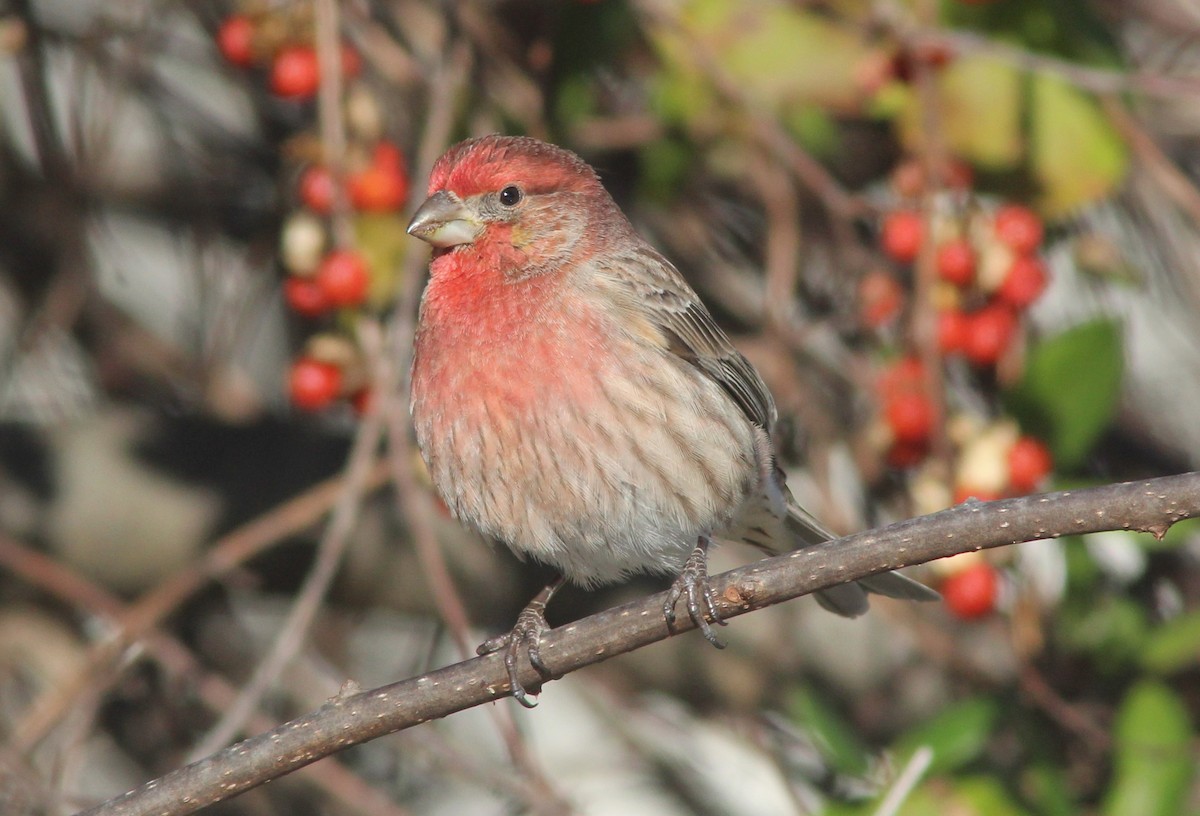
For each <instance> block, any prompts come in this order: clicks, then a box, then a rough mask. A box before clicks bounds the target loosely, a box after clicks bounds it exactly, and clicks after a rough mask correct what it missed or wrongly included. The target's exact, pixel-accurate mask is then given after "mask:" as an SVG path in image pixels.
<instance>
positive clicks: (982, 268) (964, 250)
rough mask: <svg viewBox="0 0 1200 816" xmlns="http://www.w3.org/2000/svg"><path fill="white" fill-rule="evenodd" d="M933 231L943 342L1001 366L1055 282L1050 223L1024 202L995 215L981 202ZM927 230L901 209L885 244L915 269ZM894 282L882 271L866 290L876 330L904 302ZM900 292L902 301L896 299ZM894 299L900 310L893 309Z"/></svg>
mask: <svg viewBox="0 0 1200 816" xmlns="http://www.w3.org/2000/svg"><path fill="white" fill-rule="evenodd" d="M894 183H895V180H894ZM897 186H899V184H897ZM932 232H933V233H934V234H933V236H932V240H933V243H934V259H935V267H936V270H937V276H938V287H937V289H936V291H935V292H934V304H933V305H934V307H935V308H936V309H937V312H938V345H939V347H940V348H941V351H942V353H943V354H944V355H946V356H954V355H962V356H964V357H965V358H966V359H967V360H968V361H970V362H971V363H972V364H974V365H976V366H979V367H981V368H987V367H991V366H994V365H996V363H997V362H998V361H999V360H1000V359H1001V357H1002V356H1003V355H1004V354H1005V352H1007V351H1008V350H1009V349H1010V348H1011V347H1012V344H1013V341H1014V340H1015V339H1016V337H1017V336H1018V329H1019V327H1020V316H1021V313H1022V312H1024V311H1025V310H1026V309H1028V308H1029V306H1030V305H1031V304H1033V302H1034V301H1036V300H1037V299H1038V297H1040V296H1041V294H1042V292H1043V291H1044V290H1045V288H1046V284H1047V282H1048V275H1047V271H1046V265H1045V263H1044V262H1043V261H1042V259H1041V257H1040V256H1039V249H1040V248H1041V245H1042V236H1043V229H1042V221H1041V219H1040V218H1039V217H1038V216H1037V214H1036V213H1034V212H1033V211H1032V210H1030V209H1029V208H1027V207H1023V206H1021V205H1019V204H1006V205H1004V206H1001V207H999V208H998V209H995V210H994V211H992V210H988V209H986V208H984V207H982V206H980V205H978V204H973V205H971V206H970V208H969V209H967V210H966V211H965V212H962V213H960V214H953V215H951V214H946V213H940V212H939V213H937V214H935V217H934V218H933V229H932ZM925 233H926V222H925V219H924V218H923V217H922V215H921V214H920V213H918V212H916V211H915V210H912V209H906V208H901V209H897V210H893V211H892V212H890V213H888V214H887V215H886V216H884V219H883V225H882V230H881V234H880V243H881V246H882V248H883V251H884V253H885V254H886V255H887V256H888V257H889V258H891V259H892V260H893V261H895V262H897V263H899V264H911V263H913V262H914V261H915V260H916V259H917V257H918V255H919V254H920V252H921V249H922V247H923V245H924V244H925V241H926V240H927V238H926V235H925ZM886 277H890V276H888V275H887V273H884V272H877V273H874V274H873V275H872V276H867V278H864V281H863V284H862V286H861V288H860V297H861V300H862V309H863V318H864V321H865V322H866V323H867V324H868V325H871V326H878V325H881V324H882V323H884V322H886V321H887V320H888V319H890V318H891V316H893V314H894V313H896V312H898V311H899V307H900V304H902V296H903V292H902V290H901V289H900V285H899V283H898V282H897V281H895V279H894V278H891V283H890V284H889V283H887V282H886V281H885V280H884V278H886ZM892 290H895V291H897V292H899V296H896V295H890V294H888V292H889V291H892ZM890 302H894V303H895V304H896V305H895V306H894V307H893V308H892V310H891V311H890V312H889V307H888V303H890Z"/></svg>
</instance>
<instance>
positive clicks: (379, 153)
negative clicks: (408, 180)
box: [371, 141, 405, 175]
mask: <svg viewBox="0 0 1200 816" xmlns="http://www.w3.org/2000/svg"><path fill="white" fill-rule="evenodd" d="M371 164H373V165H374V166H376V167H381V168H383V169H384V170H395V171H396V172H398V173H400V175H404V174H405V165H404V154H403V153H401V152H400V148H398V147H396V145H394V144H392V143H391V142H388V141H381V142H379V143H378V144H376V145H375V150H374V151H372V153H371Z"/></svg>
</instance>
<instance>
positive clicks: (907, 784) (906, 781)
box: [873, 745, 933, 816]
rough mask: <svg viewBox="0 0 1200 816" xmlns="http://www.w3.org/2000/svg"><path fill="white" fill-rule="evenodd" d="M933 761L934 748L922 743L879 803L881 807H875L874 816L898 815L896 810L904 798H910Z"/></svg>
mask: <svg viewBox="0 0 1200 816" xmlns="http://www.w3.org/2000/svg"><path fill="white" fill-rule="evenodd" d="M932 762H933V749H932V748H930V747H929V746H928V745H922V746H921V747H920V748H918V749H917V750H916V751H914V752H913V755H912V757H911V758H910V759H909V760H908V763H907V764H906V765H905V766H904V770H903V771H901V772H900V776H898V777H896V782H895V783H894V784H893V785H892V787H891V789H890V790H889V791H888V792H887V795H886V796H884V797H883V801H882V802H880V803H879V807H878V808H876V809H875V813H874V814H873V816H896V812H897V811H899V810H900V806H901V805H903V804H904V800H905V799H907V798H908V795H909V794H910V793H912V791H913V788H915V787H916V786H917V783H918V782H920V781H921V777H923V776H924V775H925V772H926V771H928V770H929V766H930V764H932Z"/></svg>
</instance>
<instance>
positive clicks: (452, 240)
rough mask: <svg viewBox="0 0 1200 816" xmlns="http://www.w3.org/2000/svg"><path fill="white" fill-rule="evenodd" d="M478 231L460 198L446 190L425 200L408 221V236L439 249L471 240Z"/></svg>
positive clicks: (439, 191) (476, 236)
mask: <svg viewBox="0 0 1200 816" xmlns="http://www.w3.org/2000/svg"><path fill="white" fill-rule="evenodd" d="M482 230H483V224H481V223H480V222H479V220H478V219H477V218H476V217H475V214H474V213H472V212H471V210H470V209H469V208H468V207H467V205H466V204H464V203H463V201H462V199H460V198H459V197H458V196H456V195H455V194H454V193H451V192H448V191H446V190H438V191H437V192H436V193H434V194H433V195H431V196H430V197H429V198H427V199H425V203H424V204H422V205H421V206H420V207H418V208H417V211H416V212H415V213H414V214H413V217H412V221H410V222H409V224H408V234H409V235H411V236H413V237H414V238H420V239H421V240H422V241H425V242H427V243H430V244H432V245H433V246H435V247H439V248H442V249H446V248H448V247H454V246H458V245H459V244H469V243H472V242H473V241H474V240H475V239H476V238H478V237H479V233H480V232H481V231H482Z"/></svg>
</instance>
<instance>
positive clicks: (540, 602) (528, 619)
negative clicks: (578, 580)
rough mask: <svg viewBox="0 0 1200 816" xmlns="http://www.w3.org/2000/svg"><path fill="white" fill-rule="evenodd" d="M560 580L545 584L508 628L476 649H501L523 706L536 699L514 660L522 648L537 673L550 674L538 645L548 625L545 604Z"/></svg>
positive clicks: (514, 691)
mask: <svg viewBox="0 0 1200 816" xmlns="http://www.w3.org/2000/svg"><path fill="white" fill-rule="evenodd" d="M559 583H561V581H560V582H559ZM559 583H556V584H553V585H551V586H548V587H546V588H545V589H543V590H542V591H541V593H539V594H538V596H537V597H536V598H534V599H533V600H532V601H530V602H529V605H528V606H526V607H525V608H524V609H522V610H521V614H520V615H518V616H517V622H516V624H515V625H514V626H513V628H512V630H511V631H509V632H507V633H506V634H503V635H497V636H496V637H494V638H488V639H487V640H485V641H484V642H483V643H482V644H481V645H480V646H479V648H478V649H476V650H475V653H476V654H478V655H487V654H492V653H494V652H501V651H502V652H504V668H505V669H507V670H508V683H509V686H510V687H511V688H512V696H513V698H514V699H515V700H516V701H517V702H518V703H520V704H521V705H523V706H525V708H533V707H535V706H536V705H537V699H536V698H535V697H534V696H532V695H530V694H529V692H527V691H526V690H525V686H523V685H522V684H521V681H520V679H519V678H518V677H517V661H518V659H519V658H520V655H521V649H522V647H523V648H524V649H525V654H526V655H528V656H529V663H530V665H531V666H533V668H534V669H536V670H537V672H538V674H541V675H542V676H543V677H549V676H550V670H549V669H548V668H546V664H545V663H543V662H542V655H541V651H540V646H541V642H542V633H543V632H546V631H548V630H549V629H550V624H548V623H546V604H547V602H549V600H550V596H551V595H553V594H554V590H555V589H557V588H558V585H559Z"/></svg>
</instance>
